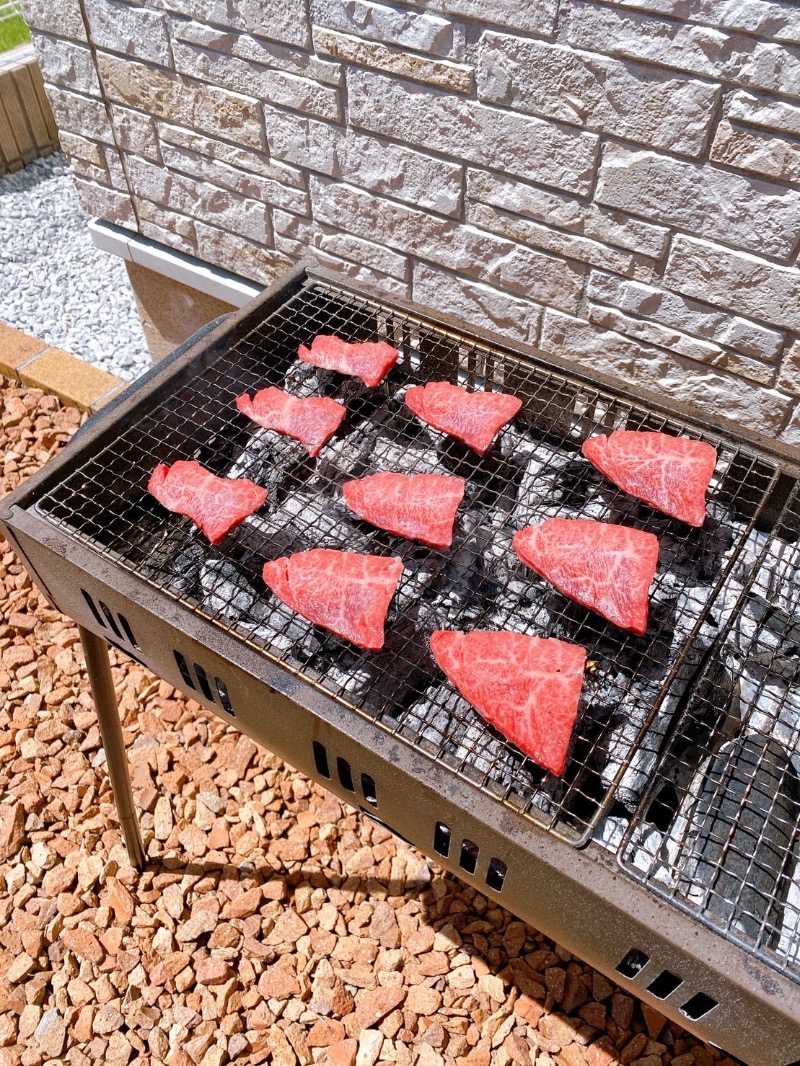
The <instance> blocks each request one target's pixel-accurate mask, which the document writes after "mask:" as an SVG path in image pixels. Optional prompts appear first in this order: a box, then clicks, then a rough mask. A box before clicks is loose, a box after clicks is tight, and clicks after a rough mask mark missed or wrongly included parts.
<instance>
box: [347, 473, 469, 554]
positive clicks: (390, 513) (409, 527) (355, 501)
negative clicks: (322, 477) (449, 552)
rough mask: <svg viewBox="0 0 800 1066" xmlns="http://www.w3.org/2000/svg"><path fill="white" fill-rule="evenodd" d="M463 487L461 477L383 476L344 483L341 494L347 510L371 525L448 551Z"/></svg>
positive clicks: (378, 475) (439, 475) (433, 475)
mask: <svg viewBox="0 0 800 1066" xmlns="http://www.w3.org/2000/svg"><path fill="white" fill-rule="evenodd" d="M465 488H466V482H465V481H464V479H463V478H460V477H448V476H446V475H445V474H413V475H409V474H394V473H383V474H370V475H369V477H362V478H359V479H358V480H357V481H346V482H345V483H344V485H342V493H343V495H344V498H345V500H346V501H347V505H348V507H349V508H350V509H351V510H352V511H355V513H356V514H357V515H358V516H359V517H360V518H364V519H366V520H367V522H371V523H372V524H373V525H374V526H378V527H379V528H380V529H385V530H387V531H388V532H389V533H396V534H397V535H398V536H400V537H409V538H410V539H411V540H419V541H422V543H423V544H427V545H429V546H430V547H431V548H449V547H450V545H451V544H452V543H453V523H454V522H455V518H456V511H457V510H458V508H459V505H460V504H461V501H462V499H463V498H464V489H465Z"/></svg>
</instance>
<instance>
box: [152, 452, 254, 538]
mask: <svg viewBox="0 0 800 1066" xmlns="http://www.w3.org/2000/svg"><path fill="white" fill-rule="evenodd" d="M147 488H148V490H149V491H150V492H151V493H152V494H153V495H154V496H155V498H156V499H157V500H158V502H159V503H161V504H163V505H164V507H166V508H167V510H169V511H174V512H175V513H176V514H182V515H186V517H187V518H191V520H192V521H193V522H194V523H195V525H197V526H199V527H200V529H201V530H202V531H203V532H204V533H205V535H206V536H207V537H208V539H209V540H210V541H211V543H212V544H219V542H220V541H221V540H222V538H223V537H224V536H225V535H226V534H227V533H230V531H231V530H232V529H233V528H234V527H235V526H238V525H239V523H240V522H243V521H244V519H245V518H247V517H248V515H251V514H253V512H254V511H257V510H258V509H259V507H261V506H262V504H263V503H264V500H266V498H267V490H266V489H262V487H261V486H260V485H256V483H255V482H254V481H250V480H249V479H248V478H244V477H241V478H226V477H217V476H216V474H212V473H211V471H210V470H206V468H205V467H204V466H201V465H200V463H197V462H195V461H194V460H188V461H187V460H183V459H181V460H179V461H178V462H177V463H173V464H172V466H167V465H166V463H161V464H160V465H159V466H157V467H156V468H155V470H154V471H153V473H152V474H151V475H150V481H149V482H148V485H147Z"/></svg>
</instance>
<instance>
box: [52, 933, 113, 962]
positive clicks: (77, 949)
mask: <svg viewBox="0 0 800 1066" xmlns="http://www.w3.org/2000/svg"><path fill="white" fill-rule="evenodd" d="M61 940H62V942H63V944H64V946H65V947H66V948H68V949H69V950H70V951H72V952H74V954H76V955H77V956H78V958H79V959H86V960H87V961H88V962H94V963H97V962H101V961H102V959H103V958H104V957H105V952H104V951H103V946H102V944H101V943H100V941H99V940H98V939H97V937H96V936H95V935H94V933H93V932H92V931H91V930H90V929H80V928H79V929H66V930H65V931H64V932H63V933H62V934H61Z"/></svg>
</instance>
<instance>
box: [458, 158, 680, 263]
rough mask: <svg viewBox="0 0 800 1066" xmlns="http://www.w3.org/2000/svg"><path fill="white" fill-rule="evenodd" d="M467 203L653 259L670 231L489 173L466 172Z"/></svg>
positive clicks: (661, 249) (658, 253)
mask: <svg viewBox="0 0 800 1066" xmlns="http://www.w3.org/2000/svg"><path fill="white" fill-rule="evenodd" d="M467 200H468V201H469V202H478V203H485V204H490V205H491V206H492V207H499V208H502V209H503V210H505V211H512V212H514V213H515V214H518V215H524V216H525V217H526V218H532V219H534V220H535V221H537V222H543V223H544V224H545V225H547V226H556V227H558V228H559V229H566V230H570V231H571V232H574V233H583V234H584V235H585V236H587V237H594V238H595V239H596V240H600V241H604V242H608V243H609V244H612V245H615V246H616V247H618V248H626V249H628V250H629V251H631V252H640V253H641V254H643V255H647V256H651V257H659V256H661V255H663V253H664V252H665V251H666V246H667V240H668V238H669V230H668V229H666V227H664V226H651V225H650V224H649V223H647V222H643V221H642V220H641V219H637V218H629V217H628V216H627V215H624V214H623V213H622V212H619V211H609V210H605V209H604V208H601V207H596V206H595V205H594V204H586V203H584V202H583V201H581V200H577V199H574V198H573V197H571V196H565V195H564V194H563V193H555V192H550V191H548V190H546V189H538V188H537V187H536V186H535V185H526V184H524V183H522V182H520V181H517V180H516V179H514V178H510V177H507V176H506V175H504V174H493V173H491V172H490V171H487V170H472V169H470V170H468V171H467Z"/></svg>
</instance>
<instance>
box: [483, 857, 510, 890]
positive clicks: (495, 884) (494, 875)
mask: <svg viewBox="0 0 800 1066" xmlns="http://www.w3.org/2000/svg"><path fill="white" fill-rule="evenodd" d="M507 873H508V867H507V866H506V864H505V863H504V862H503V860H502V859H492V860H491V862H490V863H489V869H488V870H487V871H486V884H487V885H488V886H489V888H493V889H494V890H495V892H501V891H502V889H503V882H504V881H505V879H506V874H507Z"/></svg>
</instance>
